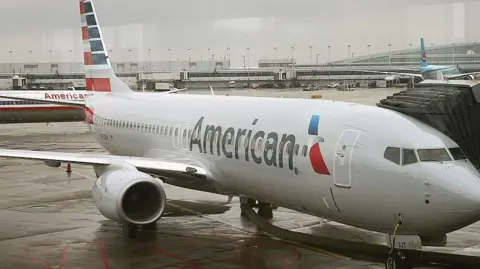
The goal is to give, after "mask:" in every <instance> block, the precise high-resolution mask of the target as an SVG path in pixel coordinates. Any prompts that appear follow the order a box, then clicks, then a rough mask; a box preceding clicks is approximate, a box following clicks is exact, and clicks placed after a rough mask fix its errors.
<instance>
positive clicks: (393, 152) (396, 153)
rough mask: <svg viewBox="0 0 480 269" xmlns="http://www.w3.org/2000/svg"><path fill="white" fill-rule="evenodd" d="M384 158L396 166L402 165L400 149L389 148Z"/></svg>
mask: <svg viewBox="0 0 480 269" xmlns="http://www.w3.org/2000/svg"><path fill="white" fill-rule="evenodd" d="M383 157H385V159H387V160H389V161H391V162H394V163H396V164H400V149H399V148H393V147H388V148H387V149H386V150H385V153H384V154H383Z"/></svg>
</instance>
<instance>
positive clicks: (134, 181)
mask: <svg viewBox="0 0 480 269" xmlns="http://www.w3.org/2000/svg"><path fill="white" fill-rule="evenodd" d="M112 168H115V167H112ZM117 168H118V167H117ZM92 194H93V200H94V202H95V205H96V206H97V208H98V210H99V211H100V213H101V214H102V215H103V216H104V217H106V218H108V219H110V220H113V221H117V222H120V223H124V224H135V225H145V224H150V223H154V222H156V221H157V220H158V219H160V217H161V216H162V214H163V211H164V209H165V205H166V202H167V197H166V195H165V191H164V189H163V187H162V185H161V183H160V182H159V181H158V180H156V179H154V178H153V177H152V176H150V175H148V174H145V173H142V172H140V171H138V170H137V169H136V168H135V167H129V166H124V165H123V167H121V169H111V170H109V169H106V172H104V173H103V174H102V175H101V176H100V177H99V178H98V179H97V181H96V182H95V185H94V186H93V189H92Z"/></svg>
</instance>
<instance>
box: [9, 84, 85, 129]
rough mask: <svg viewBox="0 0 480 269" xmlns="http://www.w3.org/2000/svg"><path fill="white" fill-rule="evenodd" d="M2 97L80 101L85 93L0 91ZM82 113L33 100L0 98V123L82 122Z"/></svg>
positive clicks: (73, 108) (78, 110) (77, 110)
mask: <svg viewBox="0 0 480 269" xmlns="http://www.w3.org/2000/svg"><path fill="white" fill-rule="evenodd" d="M0 94H1V95H2V96H9V97H15V96H17V97H28V98H32V99H39V100H67V101H68V100H72V101H75V100H81V101H83V100H84V99H85V97H86V96H87V95H89V94H91V92H90V93H89V92H87V91H72V90H68V91H36V90H35V91H23V90H15V91H0ZM84 119H85V118H84V113H83V111H82V110H81V109H78V108H76V107H72V106H65V105H56V104H46V103H44V102H40V101H33V100H12V99H6V98H0V123H33V122H67V121H83V120H84Z"/></svg>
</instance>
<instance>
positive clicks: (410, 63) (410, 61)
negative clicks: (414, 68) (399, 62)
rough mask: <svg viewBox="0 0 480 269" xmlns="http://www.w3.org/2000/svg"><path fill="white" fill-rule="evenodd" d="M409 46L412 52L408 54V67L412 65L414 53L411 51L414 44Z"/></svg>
mask: <svg viewBox="0 0 480 269" xmlns="http://www.w3.org/2000/svg"><path fill="white" fill-rule="evenodd" d="M408 46H409V50H410V51H409V52H408V55H409V57H408V65H412V51H411V50H412V44H411V43H410V44H408Z"/></svg>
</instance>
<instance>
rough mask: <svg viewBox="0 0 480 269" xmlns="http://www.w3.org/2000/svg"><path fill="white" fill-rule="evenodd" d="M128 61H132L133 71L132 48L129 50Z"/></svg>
mask: <svg viewBox="0 0 480 269" xmlns="http://www.w3.org/2000/svg"><path fill="white" fill-rule="evenodd" d="M128 61H129V62H130V73H132V64H133V63H132V49H129V50H128Z"/></svg>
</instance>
